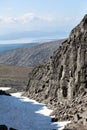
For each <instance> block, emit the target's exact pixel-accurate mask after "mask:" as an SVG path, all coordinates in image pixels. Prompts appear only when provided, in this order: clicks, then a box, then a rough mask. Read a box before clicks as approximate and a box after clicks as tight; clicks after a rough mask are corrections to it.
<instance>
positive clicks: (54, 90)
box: [26, 15, 87, 120]
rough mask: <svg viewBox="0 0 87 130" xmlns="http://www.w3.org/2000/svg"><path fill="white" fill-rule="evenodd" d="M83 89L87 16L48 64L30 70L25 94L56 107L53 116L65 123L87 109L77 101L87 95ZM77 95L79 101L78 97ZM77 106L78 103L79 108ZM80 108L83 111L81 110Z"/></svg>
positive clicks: (86, 68) (85, 84)
mask: <svg viewBox="0 0 87 130" xmlns="http://www.w3.org/2000/svg"><path fill="white" fill-rule="evenodd" d="M86 89H87V15H85V17H84V18H83V19H82V21H81V22H80V24H78V25H77V26H76V27H75V28H74V29H73V30H72V31H71V33H70V36H69V38H68V39H67V40H65V41H64V42H63V43H62V45H61V46H60V47H59V48H58V49H57V50H56V51H55V52H54V54H53V56H52V57H51V58H50V60H49V62H48V63H46V64H43V65H41V66H38V67H36V68H34V69H33V71H32V73H31V74H30V77H29V82H28V86H27V88H26V95H28V96H29V97H31V98H34V99H36V100H38V101H40V102H44V103H46V104H47V105H48V106H51V108H52V107H53V108H56V110H55V112H54V114H56V115H57V118H58V119H59V120H62V119H65V120H67V119H74V115H76V116H77V118H78V115H79V114H78V115H77V113H80V112H82V111H86V110H87V109H85V108H86V107H85V105H86V101H84V103H85V105H84V103H83V100H82V101H81V100H80V99H82V97H83V96H82V95H85V94H87V92H86ZM79 95H81V96H80V98H77V97H79ZM80 101H81V102H80ZM77 104H80V105H79V108H78V107H77V106H78V105H77ZM82 105H84V108H83V110H81V109H80V108H81V106H82ZM73 108H75V111H73ZM59 116H60V117H59ZM86 118H87V117H86ZM79 119H80V118H78V120H79Z"/></svg>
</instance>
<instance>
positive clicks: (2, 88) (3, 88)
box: [0, 87, 10, 91]
mask: <svg viewBox="0 0 87 130" xmlns="http://www.w3.org/2000/svg"><path fill="white" fill-rule="evenodd" d="M9 89H10V88H9V87H0V90H3V91H5V90H9Z"/></svg>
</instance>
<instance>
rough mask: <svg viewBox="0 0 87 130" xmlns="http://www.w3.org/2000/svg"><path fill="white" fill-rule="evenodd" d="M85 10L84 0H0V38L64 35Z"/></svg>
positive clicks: (85, 3) (18, 39) (86, 5)
mask: <svg viewBox="0 0 87 130" xmlns="http://www.w3.org/2000/svg"><path fill="white" fill-rule="evenodd" d="M86 13H87V0H83V1H82V0H0V39H1V42H2V41H3V40H5V41H6V40H7V41H8V42H9V40H14V42H17V41H18V42H19V41H22V40H25V41H26V42H27V40H26V39H28V40H29V39H30V40H32V39H34V36H35V33H34V36H33V32H36V33H37V34H38V36H37V35H36V36H35V38H36V37H38V39H39V38H42V39H44V38H43V37H45V34H46V36H47V37H50V36H51V37H52V38H53V37H55V38H58V39H59V38H63V37H67V36H68V35H69V33H70V31H71V29H72V28H73V27H74V26H76V25H77V24H78V23H79V22H80V20H81V19H82V18H83V16H84V15H85V14H86ZM30 32H31V34H32V36H30ZM23 34H24V36H23ZM28 34H29V36H30V37H28ZM41 34H42V35H41ZM45 38H46V37H45ZM1 42H0V43H1Z"/></svg>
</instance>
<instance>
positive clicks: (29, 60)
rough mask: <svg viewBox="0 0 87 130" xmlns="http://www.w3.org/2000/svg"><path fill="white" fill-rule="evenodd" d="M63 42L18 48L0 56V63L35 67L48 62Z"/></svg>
mask: <svg viewBox="0 0 87 130" xmlns="http://www.w3.org/2000/svg"><path fill="white" fill-rule="evenodd" d="M62 41H64V39H63V40H57V41H51V42H46V43H42V44H38V45H36V46H31V47H23V48H18V49H15V50H12V51H9V52H7V53H5V54H2V55H0V63H2V64H7V65H16V66H36V65H38V64H42V63H43V62H46V61H48V59H49V57H50V56H51V55H52V53H53V51H54V50H56V49H57V48H58V47H59V45H60V44H61V42H62Z"/></svg>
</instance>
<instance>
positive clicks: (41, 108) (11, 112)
mask: <svg viewBox="0 0 87 130" xmlns="http://www.w3.org/2000/svg"><path fill="white" fill-rule="evenodd" d="M21 94H22V93H14V94H12V96H0V124H5V125H7V126H8V127H9V128H10V127H13V128H15V129H17V130H53V129H54V130H62V129H63V127H64V125H66V124H67V123H68V122H57V123H51V117H50V116H49V115H50V113H51V112H52V110H49V109H48V108H47V107H46V106H45V105H44V104H40V103H38V102H36V101H34V100H31V99H28V98H26V97H23V96H21Z"/></svg>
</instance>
